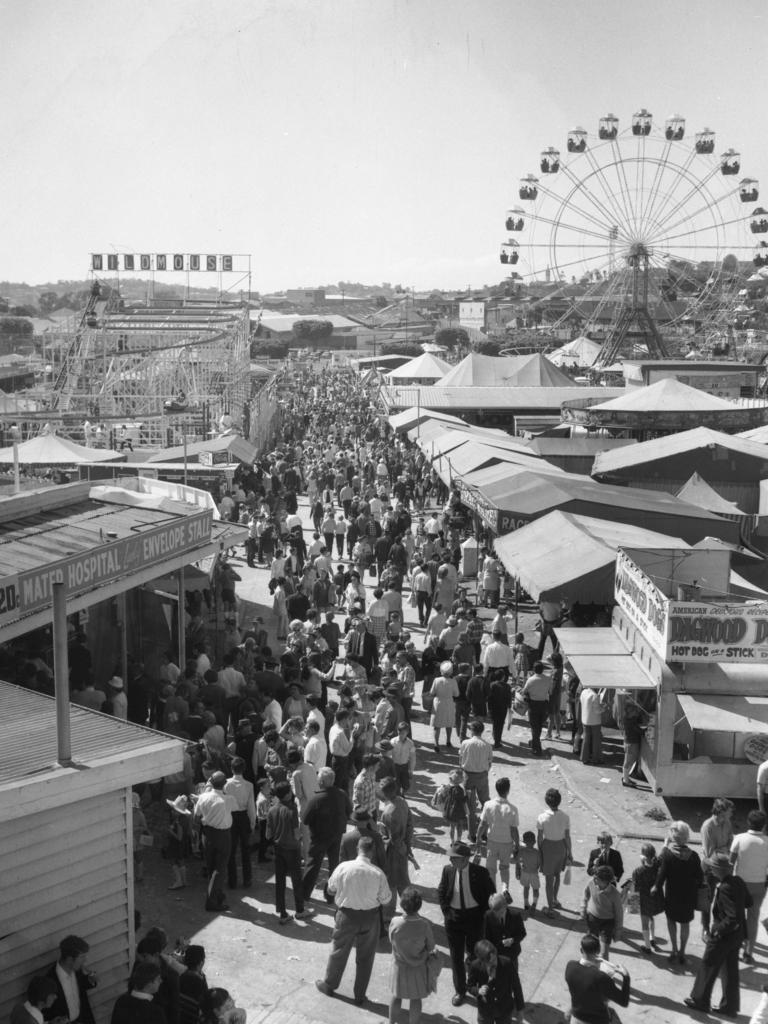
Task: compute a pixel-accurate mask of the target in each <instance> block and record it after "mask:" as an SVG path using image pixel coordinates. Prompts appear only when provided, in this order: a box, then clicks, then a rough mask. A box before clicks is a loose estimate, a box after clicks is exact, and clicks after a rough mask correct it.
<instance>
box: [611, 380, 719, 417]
mask: <svg viewBox="0 0 768 1024" xmlns="http://www.w3.org/2000/svg"><path fill="white" fill-rule="evenodd" d="M734 408H735V406H734V404H733V402H728V401H726V400H725V399H724V398H718V397H717V396H716V395H708V394H707V393H706V392H705V391H700V390H699V389H698V388H692V387H689V386H688V385H687V384H681V383H680V381H679V380H676V379H675V378H674V377H665V378H664V379H663V380H658V381H656V383H655V384H649V385H648V387H647V388H631V389H629V390H628V391H627V393H626V394H624V395H619V397H618V398H612V399H611V400H610V401H608V402H603V403H602V404H601V405H593V406H592V409H593V410H600V411H602V410H605V411H606V412H611V411H614V412H620V411H622V412H706V411H707V410H710V409H712V410H715V409H717V410H725V409H730V410H733V409H734Z"/></svg>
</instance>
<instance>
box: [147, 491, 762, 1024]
mask: <svg viewBox="0 0 768 1024" xmlns="http://www.w3.org/2000/svg"><path fill="white" fill-rule="evenodd" d="M300 511H303V512H304V513H306V508H303V509H300ZM238 572H240V573H241V575H242V577H243V581H242V583H240V584H238V593H239V594H240V595H241V596H242V597H243V598H245V599H246V600H247V601H248V602H249V603H254V604H256V605H260V606H261V609H260V614H263V616H264V621H265V623H266V624H267V626H273V619H272V614H271V599H269V596H268V592H267V573H266V571H265V570H264V569H256V570H251V569H248V568H247V566H246V565H245V562H244V560H242V565H241V566H239V567H238ZM404 603H405V604H406V609H405V616H406V623H407V625H408V628H409V629H410V630H411V632H412V636H413V638H414V639H415V640H416V642H417V646H418V647H419V648H420V647H421V646H422V640H421V636H422V634H421V632H420V631H419V629H418V626H417V625H414V610H413V609H410V608H408V607H407V602H404ZM488 614H489V615H490V613H488ZM533 622H534V617H533V616H532V615H531V614H527V615H526V614H524V615H523V616H522V617H521V629H525V630H526V631H527V633H528V634H529V635H528V639H529V640H533V638H534V637H533V633H532V626H533ZM270 635H271V636H272V638H273V639H274V629H273V628H272V629H271V630H270ZM413 733H414V738H415V739H416V741H417V746H418V765H417V772H416V777H415V784H414V790H413V793H412V794H411V797H412V799H411V806H412V808H413V812H414V817H415V823H416V839H415V844H414V848H415V853H416V857H417V860H418V861H419V864H420V869H419V870H418V871H413V872H412V881H413V882H414V883H415V884H417V885H418V886H419V887H420V888H421V889H422V892H423V895H424V900H425V902H424V910H423V912H424V913H425V914H426V915H427V916H428V917H429V918H430V920H432V921H433V922H434V924H435V925H437V926H438V929H437V935H438V942H439V944H440V946H441V948H442V949H443V951H444V952H445V950H446V946H445V936H444V933H443V931H442V927H441V926H440V925H441V914H440V910H439V907H438V906H437V903H436V894H435V886H436V884H437V880H438V877H439V872H440V869H441V867H442V865H443V864H444V863H445V862H446V853H445V851H446V849H447V846H448V840H447V836H446V834H445V830H444V829H443V827H442V825H441V824H440V821H439V817H438V815H437V812H435V811H433V810H432V809H431V808H430V807H429V804H428V801H429V798H430V797H431V795H432V793H433V792H434V790H435V786H436V785H439V784H441V783H442V782H443V781H444V780H445V778H446V777H447V773H448V771H449V770H450V769H451V768H452V767H454V765H455V763H456V758H455V755H453V756H449V755H448V753H447V752H444V753H441V754H439V755H437V754H435V753H434V752H433V750H432V741H431V731H430V730H429V729H428V727H427V724H426V718H425V716H423V715H421V716H420V718H419V720H418V721H416V722H415V724H414V728H413ZM527 735H528V732H527V728H526V727H525V724H524V723H523V722H522V720H516V721H515V722H514V724H513V726H512V729H511V730H509V731H508V732H507V733H505V736H504V739H505V749H504V751H503V752H501V753H499V755H498V756H497V758H496V760H495V764H494V768H493V773H492V774H493V777H498V776H500V775H503V774H508V775H510V777H511V778H512V785H513V788H512V794H511V799H512V801H513V803H515V804H516V805H517V806H518V809H519V812H520V823H521V831H523V830H525V829H526V828H531V829H535V820H536V817H537V815H538V814H539V813H540V812H541V810H543V809H544V804H543V794H544V792H545V790H546V789H547V788H549V787H550V786H552V785H554V786H557V787H558V788H559V789H561V791H562V792H563V794H564V800H563V809H564V810H566V811H567V812H568V813H569V814H570V816H571V825H572V829H571V830H572V835H573V847H574V857H575V859H576V862H577V865H578V866H577V867H576V868H575V869H574V872H573V883H572V885H571V886H570V887H569V888H564V890H563V891H562V892H561V899H562V903H563V906H564V910H563V911H562V912H561V915H560V917H558V918H557V919H554V920H550V919H547V918H542V917H541V916H537V917H534V918H530V919H529V920H528V922H527V925H526V927H527V930H528V937H527V938H526V940H525V942H524V944H523V953H522V956H521V960H520V968H521V976H522V981H523V988H524V992H525V997H526V1000H527V1007H526V1010H525V1012H524V1015H523V1016H524V1020H525V1021H526V1022H530V1024H555V1022H559V1021H561V1020H562V1019H563V1012H564V1010H565V1009H566V1008H567V990H566V988H565V984H564V981H563V974H564V969H565V965H566V963H567V962H568V960H570V959H572V958H573V957H575V956H577V951H578V943H579V939H580V936H581V934H583V929H582V926H581V924H580V921H579V916H578V911H579V908H580V906H581V894H582V891H583V885H584V880H585V878H586V873H585V870H584V865H585V863H586V859H587V856H588V853H589V850H590V849H591V848H592V847H593V846H594V845H595V837H596V835H597V833H598V832H599V831H600V830H601V829H603V828H605V827H606V826H608V827H609V828H610V829H611V830H612V831H613V833H614V835H615V836H616V837H617V841H616V846H617V848H618V849H619V850H620V852H621V854H622V857H623V858H624V864H625V869H626V870H628V871H631V870H632V869H633V868H634V867H636V866H637V864H638V863H639V849H640V846H641V845H642V842H643V841H648V840H651V841H654V842H656V843H657V845H658V846H660V845H661V842H662V841H663V833H664V829H665V824H666V823H668V822H669V820H670V819H671V818H678V817H679V818H684V819H685V820H687V821H689V822H690V823H691V824H692V825H694V826H696V827H698V825H699V824H700V822H701V821H702V820H703V819H704V817H706V816H707V814H708V813H709V808H708V806H707V803H708V802H706V801H676V802H674V803H673V804H672V805H668V804H666V803H665V802H664V801H663V800H661V798H656V797H654V796H653V795H652V794H651V793H650V791H648V790H646V791H642V790H637V791H634V790H629V789H624V788H622V786H621V774H620V770H619V745H618V743H615V744H610V743H609V750H610V756H609V758H608V762H607V763H606V765H604V766H601V767H599V768H594V767H586V766H584V765H581V763H580V762H579V761H577V760H575V759H574V758H573V756H572V754H571V752H570V745H569V743H567V742H565V741H564V742H556V741H554V742H550V743H548V744H547V745H545V746H548V748H549V749H548V754H549V755H550V756H548V757H546V758H544V759H542V760H534V759H531V758H530V757H529V756H528V753H527V749H526V747H524V746H522V745H521V741H522V740H524V739H525V738H526V737H527ZM156 806H157V811H156V813H152V812H150V815H149V817H150V820H151V821H153V822H154V823H155V824H156V826H158V827H159V825H160V822H161V811H160V808H159V805H156ZM746 809H748V808H744V807H740V808H738V818H739V819H740V820H739V821H737V826H738V827H739V828H741V827H742V825H743V820H744V816H745V813H746ZM146 864H147V869H146V880H145V881H144V882H143V883H140V884H138V885H137V889H136V906H137V907H138V908H139V909H140V910H141V912H142V917H143V924H144V927H149V926H151V925H152V924H162V925H164V926H165V927H166V929H167V930H168V932H169V934H170V935H171V936H176V935H184V936H186V937H187V938H188V939H190V940H192V941H195V942H198V943H202V944H203V945H204V946H205V947H206V950H207V952H208V961H207V969H206V971H207V976H208V981H209V984H211V985H224V986H225V987H227V988H229V990H230V992H231V993H232V994H233V995H234V996H235V999H236V1002H237V1004H238V1005H239V1006H242V1007H244V1008H245V1009H247V1011H248V1019H249V1021H250V1022H251V1024H253V1022H257V1024H260V1022H264V1024H310V1022H311V1024H314V1022H318V1024H346V1022H352V1021H354V1022H356V1024H357V1022H360V1024H368V1022H375V1021H381V1020H384V1019H385V1018H386V1015H387V1004H388V998H389V996H388V991H389V989H388V976H389V960H390V956H389V951H388V943H387V942H386V941H384V942H382V943H381V944H380V947H379V955H378V956H377V959H376V966H375V968H374V975H373V978H372V981H371V985H370V988H369V992H368V994H369V997H370V999H371V1002H370V1004H368V1005H367V1006H366V1007H364V1008H363V1009H359V1008H358V1007H356V1006H355V1005H354V1003H353V1002H352V996H351V975H352V970H353V964H350V966H349V967H348V969H347V973H346V975H345V978H344V981H343V983H342V986H341V988H340V990H339V994H338V996H337V997H336V998H334V999H328V998H326V997H324V996H322V995H320V994H319V993H318V992H317V991H316V989H315V987H314V980H315V978H318V977H321V976H322V973H323V968H324V966H325V960H326V956H327V951H328V943H329V938H330V934H331V928H332V923H333V922H332V916H331V914H330V913H329V911H328V909H327V908H326V906H325V904H324V903H323V902H322V901H320V902H318V901H314V903H313V904H312V905H313V906H314V908H315V910H316V913H315V915H314V917H313V918H312V919H310V920H308V921H305V922H301V923H300V922H293V923H291V924H290V925H288V926H287V927H280V926H279V925H278V923H277V918H276V916H275V913H274V900H273V895H274V893H273V878H272V873H271V870H270V866H269V865H259V866H258V867H257V870H256V873H255V882H254V885H253V886H252V888H251V889H250V890H248V891H247V892H246V891H243V890H237V891H235V892H232V893H230V896H229V902H230V906H231V907H232V910H231V911H230V912H229V913H227V914H224V915H218V916H215V915H211V914H206V913H205V912H204V911H203V910H202V906H203V902H204V896H203V891H204V882H203V879H202V877H201V876H200V873H199V865H198V862H194V863H193V864H191V865H190V871H189V874H190V878H191V885H190V887H189V888H188V889H185V890H182V891H181V892H180V893H169V892H167V890H166V888H165V887H166V885H167V884H168V881H169V880H170V879H169V876H170V871H169V868H168V866H167V864H166V863H165V862H164V861H163V860H162V859H161V858H160V855H159V853H157V852H156V851H155V850H150V851H148V855H147V858H146ZM511 890H512V895H513V898H514V901H515V903H516V904H517V905H520V904H521V903H522V896H521V891H520V889H519V887H518V886H517V885H516V883H514V880H513V884H512V886H511ZM290 906H291V901H290V893H289V908H290ZM626 925H627V940H626V941H625V942H623V943H621V944H620V945H618V946H617V947H616V948H615V954H614V956H613V958H614V959H615V960H617V961H618V962H620V963H622V964H623V965H624V966H625V967H626V968H627V969H628V970H629V972H630V974H631V977H632V992H633V995H632V1001H631V1003H630V1005H629V1007H628V1008H627V1009H626V1010H622V1011H621V1012H620V1017H621V1020H622V1021H624V1022H625V1024H626V1022H640V1021H648V1022H653V1024H667V1022H669V1024H677V1022H679V1021H683V1020H689V1019H691V1014H690V1013H689V1011H688V1010H687V1009H686V1008H685V1007H684V1006H683V1005H682V999H683V998H684V997H685V996H686V995H688V993H689V991H690V986H691V984H692V978H693V974H694V972H695V970H696V968H697V967H698V964H699V960H700V956H701V953H702V944H701V941H700V936H699V932H700V928H699V926H698V925H697V924H695V925H694V926H693V927H692V942H691V945H690V947H689V952H690V956H689V963H688V966H687V967H685V968H683V967H679V966H678V967H675V968H674V969H670V968H669V967H668V965H667V962H666V956H665V955H664V954H663V953H662V954H659V955H658V956H654V957H653V958H647V957H644V956H643V955H642V954H641V953H640V951H639V948H638V947H639V944H640V941H641V936H640V931H639V926H640V922H639V918H637V917H628V918H627V921H626ZM657 930H658V934H659V938H660V939H661V940H662V942H663V943H664V946H663V948H666V928H665V925H664V922H663V918H658V919H657ZM757 954H758V956H757V961H758V966H757V967H756V968H752V969H748V968H745V969H744V970H742V972H741V981H742V1007H743V1010H744V1014H745V1017H746V1016H748V1015H749V1013H751V1012H752V1010H753V1008H754V1006H755V1004H756V1003H757V1001H758V998H759V997H758V993H759V992H760V990H761V988H762V985H763V983H764V982H765V980H766V978H765V967H766V958H767V957H768V947H767V945H766V935H765V933H762V934H761V944H759V946H758V949H757ZM445 963H446V964H447V959H446V960H445ZM452 994H453V991H452V985H451V981H450V972H449V970H448V969H447V966H446V967H445V968H444V971H443V974H442V976H441V979H440V985H439V991H438V993H437V994H436V995H434V996H432V997H430V998H429V999H428V1000H426V1001H425V1004H424V1008H425V1010H424V1015H423V1018H422V1019H423V1020H424V1021H425V1024H436V1022H439V1021H450V1022H454V1024H462V1022H466V1024H469V1022H474V1021H475V1020H476V1011H475V1008H474V1006H473V1005H472V1003H471V1002H468V1003H467V1004H465V1005H464V1006H462V1007H460V1008H459V1009H456V1008H454V1007H453V1006H452V1005H451V1002H450V1000H451V996H452ZM718 996H719V994H718V993H717V992H716V995H715V1000H714V1001H716V1000H717V998H718ZM695 1017H696V1018H698V1019H702V1015H700V1014H697V1015H695ZM402 1019H403V1020H406V1019H407V1016H406V1015H405V1013H404V1014H403V1016H402Z"/></svg>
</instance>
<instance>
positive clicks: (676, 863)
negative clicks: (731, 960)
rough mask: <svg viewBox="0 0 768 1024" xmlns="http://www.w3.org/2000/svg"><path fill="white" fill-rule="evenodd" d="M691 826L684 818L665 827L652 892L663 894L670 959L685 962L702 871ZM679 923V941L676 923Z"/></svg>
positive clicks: (702, 881)
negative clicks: (664, 836)
mask: <svg viewBox="0 0 768 1024" xmlns="http://www.w3.org/2000/svg"><path fill="white" fill-rule="evenodd" d="M690 837H691V830H690V829H689V828H688V826H687V825H686V823H685V822H684V821H673V822H672V824H671V825H670V826H669V830H668V831H667V839H666V843H665V845H664V849H663V850H662V851H661V854H660V855H659V873H658V874H657V875H656V883H655V885H654V886H653V888H652V889H651V894H652V895H655V894H656V893H657V892H661V893H663V894H664V913H665V914H666V917H667V929H668V931H669V941H670V943H671V946H672V949H671V952H670V954H669V957H668V959H669V962H670V963H672V964H674V963H679V964H685V963H686V959H685V947H686V945H687V943H688V934H689V932H690V927H691V921H692V920H693V918H694V915H695V913H696V902H697V897H698V892H699V887H700V886H701V885H703V884H704V872H703V871H702V868H701V861H700V860H699V855H698V854H697V853H695V852H694V851H693V850H692V849H691V848H690V847H689V846H688V845H687V843H688V840H689V839H690ZM678 925H680V944H679V945H678V942H677V926H678Z"/></svg>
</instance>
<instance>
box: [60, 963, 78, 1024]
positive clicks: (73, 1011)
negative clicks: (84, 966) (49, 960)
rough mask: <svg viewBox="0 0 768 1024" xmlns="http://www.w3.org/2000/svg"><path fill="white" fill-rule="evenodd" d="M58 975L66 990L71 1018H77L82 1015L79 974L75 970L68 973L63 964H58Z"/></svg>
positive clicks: (65, 996)
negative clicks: (78, 985)
mask: <svg viewBox="0 0 768 1024" xmlns="http://www.w3.org/2000/svg"><path fill="white" fill-rule="evenodd" d="M56 977H57V978H58V979H59V983H60V984H61V988H62V991H63V992H64V999H65V1000H66V1003H67V1010H68V1011H69V1019H70V1020H77V1018H78V1017H79V1016H80V989H79V988H78V987H77V975H76V974H75V972H74V971H73V972H72V973H71V974H69V973H67V971H65V970H64V968H63V967H62V966H61V964H56Z"/></svg>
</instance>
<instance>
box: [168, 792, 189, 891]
mask: <svg viewBox="0 0 768 1024" xmlns="http://www.w3.org/2000/svg"><path fill="white" fill-rule="evenodd" d="M165 802H166V803H167V804H168V806H169V807H170V809H171V823H170V825H169V826H168V845H167V847H166V856H167V857H168V859H169V860H170V861H171V862H172V864H173V868H172V870H173V881H172V882H171V884H170V885H169V886H168V888H169V889H183V888H184V887H185V886H186V884H187V865H186V860H187V857H188V856H189V855H190V853H191V852H192V828H191V823H192V812H191V811H190V810H189V801H188V800H187V798H186V797H185V796H184V794H183V793H182V795H181V796H177V797H176V799H175V800H166V801H165Z"/></svg>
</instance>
